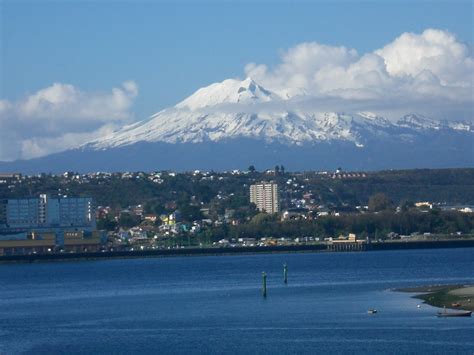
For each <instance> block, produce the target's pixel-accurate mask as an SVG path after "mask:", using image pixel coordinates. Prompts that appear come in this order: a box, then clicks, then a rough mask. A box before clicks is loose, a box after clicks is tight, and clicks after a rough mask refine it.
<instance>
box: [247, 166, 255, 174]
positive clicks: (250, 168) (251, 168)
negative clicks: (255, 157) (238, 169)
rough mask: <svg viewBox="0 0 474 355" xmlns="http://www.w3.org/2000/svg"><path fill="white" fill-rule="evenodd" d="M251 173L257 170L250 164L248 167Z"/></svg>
mask: <svg viewBox="0 0 474 355" xmlns="http://www.w3.org/2000/svg"><path fill="white" fill-rule="evenodd" d="M248 170H249V171H250V172H251V173H254V172H255V171H256V169H255V166H253V165H250V166H249V169H248Z"/></svg>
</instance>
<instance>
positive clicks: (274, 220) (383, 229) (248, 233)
mask: <svg viewBox="0 0 474 355" xmlns="http://www.w3.org/2000/svg"><path fill="white" fill-rule="evenodd" d="M390 232H394V233H397V234H400V235H409V234H412V233H420V234H423V233H432V234H445V235H451V234H455V233H457V232H461V233H463V234H474V215H473V214H471V213H469V214H468V213H459V212H442V211H437V210H433V211H429V212H419V211H413V210H411V211H406V212H401V213H395V212H392V211H384V212H380V213H366V214H347V215H342V216H327V217H322V218H318V219H316V220H298V221H284V222H282V221H280V219H279V218H278V216H276V215H265V214H259V215H257V216H255V217H254V218H253V219H252V221H251V222H250V223H246V224H242V225H238V226H228V225H223V226H220V227H219V228H214V229H213V230H209V231H206V232H204V234H205V237H206V238H207V239H210V240H212V241H218V240H220V239H223V238H243V237H252V238H264V237H274V238H282V237H284V238H288V237H290V238H295V237H317V238H326V237H338V236H339V235H341V234H342V235H347V234H348V233H356V234H357V235H358V236H359V237H367V236H369V237H370V238H375V239H379V238H382V239H385V238H386V237H387V235H388V233H390Z"/></svg>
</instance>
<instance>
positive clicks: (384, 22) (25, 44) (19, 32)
mask: <svg viewBox="0 0 474 355" xmlns="http://www.w3.org/2000/svg"><path fill="white" fill-rule="evenodd" d="M472 14H473V12H472V2H470V1H466V2H459V1H449V2H432V1H423V2H413V1H405V2H403V1H398V2H387V1H383V2H382V1H380V2H375V1H369V2H359V1H357V2H356V1H350V2H342V1H336V2H329V1H328V2H321V1H319V2H317V1H316V2H301V1H291V2H290V1H280V2H276V3H275V2H269V1H261V2H253V1H246V2H223V3H221V2H201V1H199V2H198V1H196V2H178V3H176V2H157V1H155V2H152V1H145V2H138V3H136V2H131V1H130V2H112V1H103V2H98V1H87V2H86V1H83V2H80V1H67V2H66V3H64V2H59V1H49V2H41V1H35V2H24V1H4V3H3V5H2V16H3V21H2V22H3V26H2V32H3V33H2V43H3V55H2V59H3V63H2V64H3V71H2V74H3V77H2V78H1V84H2V87H1V89H2V90H1V92H0V96H1V97H3V98H5V99H8V100H18V99H20V98H21V97H24V96H25V95H28V94H31V93H33V92H35V91H37V90H39V89H41V88H44V87H47V86H49V85H51V84H52V83H54V82H61V83H69V84H72V85H74V86H75V87H79V88H81V89H83V90H88V91H106V90H110V88H111V87H114V86H117V85H119V84H120V83H121V82H123V81H125V80H134V81H135V82H136V83H137V85H138V86H139V95H138V96H137V98H136V99H135V102H134V105H133V111H134V113H135V115H136V116H137V117H138V118H144V117H146V116H148V115H150V114H152V113H154V112H156V111H157V110H159V109H161V108H164V107H166V106H169V105H173V104H175V103H177V102H178V101H180V100H182V99H183V98H184V97H186V96H187V95H189V94H191V93H192V92H194V91H195V90H196V89H197V88H199V87H202V86H204V85H207V84H209V83H212V82H215V81H221V80H223V79H225V78H229V77H243V76H244V73H243V68H244V66H245V64H247V63H249V62H257V63H265V64H267V65H272V64H275V63H277V62H278V60H279V53H280V52H281V51H282V50H284V49H286V48H289V47H292V46H294V45H296V44H298V43H301V42H306V41H316V42H319V43H323V44H330V45H344V46H347V47H349V48H355V49H356V50H357V51H358V52H359V53H365V52H369V51H372V50H375V49H377V48H380V47H382V46H383V45H384V44H386V43H387V42H389V41H391V40H393V39H394V38H396V37H397V36H399V35H400V34H401V33H403V32H421V31H423V30H424V29H426V28H439V29H444V30H449V31H450V32H451V33H453V34H455V35H456V36H457V38H458V39H459V40H460V41H463V42H467V43H472V42H473V41H472V36H473V20H472Z"/></svg>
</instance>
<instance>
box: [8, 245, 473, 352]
mask: <svg viewBox="0 0 474 355" xmlns="http://www.w3.org/2000/svg"><path fill="white" fill-rule="evenodd" d="M285 262H286V263H288V266H289V283H288V285H286V286H285V285H284V284H283V266H282V265H283V263H285ZM262 271H266V272H267V274H268V297H267V298H266V299H263V297H262V296H261V293H260V286H261V272H262ZM473 282H474V248H472V249H443V250H414V251H386V252H365V253H332V254H323V253H319V254H317V253H314V254H309V253H308V254H273V255H242V256H210V257H176V258H161V259H159V258H156V259H128V260H101V261H92V262H71V263H43V264H32V265H27V264H19V265H0V353H1V354H3V353H4V354H11V353H34V354H38V353H43V354H56V353H64V354H66V353H67V354H73V353H83V354H90V353H114V354H126V353H131V352H133V353H159V354H167V353H173V354H189V353H198V354H209V353H214V354H224V353H228V354H233V353H259V354H264V353H268V354H279V353H308V354H310V353H311V354H314V353H370V354H376V353H381V352H383V353H398V354H399V353H416V354H420V353H430V354H433V353H436V354H437V353H439V354H446V353H456V354H471V355H472V354H473V353H474V318H453V319H439V318H437V317H435V314H436V311H437V310H436V309H435V308H432V307H430V306H426V305H423V306H422V307H421V308H420V309H418V308H417V307H416V306H417V304H418V303H419V301H418V300H416V299H413V298H410V297H409V295H408V294H404V293H399V292H393V291H391V290H390V289H391V288H396V287H406V286H416V285H423V284H437V283H473ZM369 308H376V309H378V310H379V313H378V314H376V315H368V314H367V310H368V309H369Z"/></svg>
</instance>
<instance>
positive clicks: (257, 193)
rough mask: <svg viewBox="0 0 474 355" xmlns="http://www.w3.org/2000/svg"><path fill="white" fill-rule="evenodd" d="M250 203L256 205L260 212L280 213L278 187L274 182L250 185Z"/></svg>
mask: <svg viewBox="0 0 474 355" xmlns="http://www.w3.org/2000/svg"><path fill="white" fill-rule="evenodd" d="M250 202H252V203H255V205H256V206H257V208H258V210H259V211H262V212H267V213H276V212H278V211H280V200H279V198H278V185H277V184H275V183H273V182H263V181H262V182H261V183H258V184H255V185H250Z"/></svg>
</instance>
